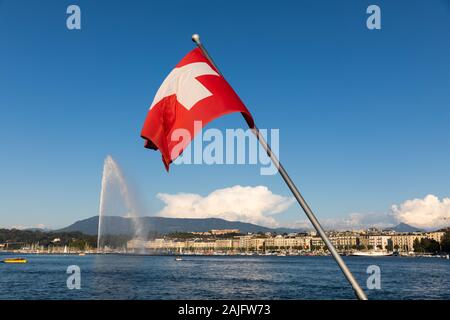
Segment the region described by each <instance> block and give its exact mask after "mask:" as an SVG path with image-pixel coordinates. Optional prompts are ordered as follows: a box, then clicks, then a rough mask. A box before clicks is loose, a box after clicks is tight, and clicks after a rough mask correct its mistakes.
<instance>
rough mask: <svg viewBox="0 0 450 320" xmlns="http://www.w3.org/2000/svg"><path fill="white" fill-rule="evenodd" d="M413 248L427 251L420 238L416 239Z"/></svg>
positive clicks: (416, 250)
mask: <svg viewBox="0 0 450 320" xmlns="http://www.w3.org/2000/svg"><path fill="white" fill-rule="evenodd" d="M413 248H414V252H424V251H425V250H424V248H423V246H422V243H421V242H420V240H419V239H418V238H416V239H414V242H413Z"/></svg>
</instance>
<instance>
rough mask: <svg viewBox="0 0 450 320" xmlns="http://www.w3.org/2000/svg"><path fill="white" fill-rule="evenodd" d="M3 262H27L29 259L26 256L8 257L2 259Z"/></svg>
mask: <svg viewBox="0 0 450 320" xmlns="http://www.w3.org/2000/svg"><path fill="white" fill-rule="evenodd" d="M2 262H3V263H27V262H28V261H27V259H24V258H6V259H4V260H3V261H2Z"/></svg>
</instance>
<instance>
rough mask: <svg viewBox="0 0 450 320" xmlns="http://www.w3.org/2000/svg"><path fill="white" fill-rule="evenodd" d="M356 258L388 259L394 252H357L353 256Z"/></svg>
mask: <svg viewBox="0 0 450 320" xmlns="http://www.w3.org/2000/svg"><path fill="white" fill-rule="evenodd" d="M351 255H352V256H356V257H388V256H392V255H393V253H392V252H384V251H355V252H353V253H352V254H351Z"/></svg>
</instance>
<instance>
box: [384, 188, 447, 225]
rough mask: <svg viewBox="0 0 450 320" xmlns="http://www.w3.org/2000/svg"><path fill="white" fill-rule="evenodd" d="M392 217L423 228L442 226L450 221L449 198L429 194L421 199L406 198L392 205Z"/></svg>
mask: <svg viewBox="0 0 450 320" xmlns="http://www.w3.org/2000/svg"><path fill="white" fill-rule="evenodd" d="M391 209H392V213H393V215H394V217H395V218H396V219H397V220H398V221H400V222H404V223H407V224H410V225H412V226H415V227H419V228H424V229H433V228H434V229H437V228H443V227H445V226H447V225H448V224H449V223H450V198H443V199H442V201H441V200H439V198H438V197H436V196H434V195H432V194H429V195H427V196H426V197H425V198H423V199H413V200H408V201H405V202H403V203H402V204H400V205H399V206H397V205H393V206H392V208H391Z"/></svg>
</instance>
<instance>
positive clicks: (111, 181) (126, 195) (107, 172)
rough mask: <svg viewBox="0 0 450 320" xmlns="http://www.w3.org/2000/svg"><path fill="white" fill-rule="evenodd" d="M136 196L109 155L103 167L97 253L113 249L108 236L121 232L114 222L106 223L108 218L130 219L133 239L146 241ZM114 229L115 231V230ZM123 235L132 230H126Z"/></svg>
mask: <svg viewBox="0 0 450 320" xmlns="http://www.w3.org/2000/svg"><path fill="white" fill-rule="evenodd" d="M137 204H138V202H137V201H136V198H135V194H134V193H133V192H131V189H130V187H129V185H128V184H127V181H126V179H125V176H124V174H123V172H122V170H121V169H120V167H119V165H118V164H117V162H116V161H115V160H114V159H113V158H112V157H111V156H110V155H108V156H107V157H106V159H105V162H104V165H103V176H102V186H101V192H100V208H99V217H98V236H97V237H98V238H97V251H98V252H105V250H106V249H107V248H110V247H111V244H110V243H108V236H111V235H118V234H119V233H120V230H117V228H118V227H117V226H113V225H114V223H113V222H112V221H105V219H107V217H109V219H113V218H115V217H122V218H128V219H130V220H131V228H132V230H131V233H132V239H138V240H145V239H146V235H145V232H144V230H143V228H142V223H141V221H140V215H139V206H138V205H137ZM113 229H114V230H113ZM123 233H124V234H125V233H126V234H128V235H129V233H130V230H128V229H127V228H124V230H123Z"/></svg>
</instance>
